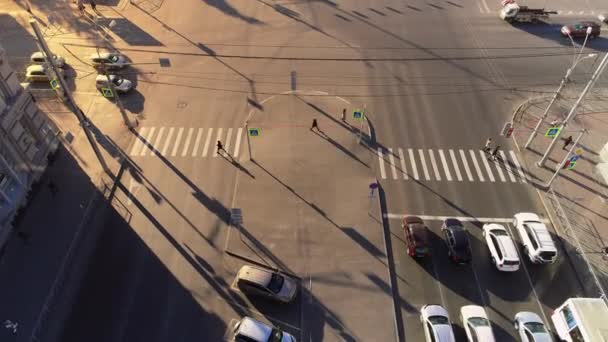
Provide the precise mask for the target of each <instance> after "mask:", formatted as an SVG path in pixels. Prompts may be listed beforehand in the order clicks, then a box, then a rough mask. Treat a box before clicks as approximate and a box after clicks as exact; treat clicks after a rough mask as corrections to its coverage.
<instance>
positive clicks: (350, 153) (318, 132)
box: [312, 129, 369, 168]
mask: <svg viewBox="0 0 608 342" xmlns="http://www.w3.org/2000/svg"><path fill="white" fill-rule="evenodd" d="M312 132H313V133H315V134H316V135H318V136H320V137H321V138H323V139H325V140H327V142H329V143H330V144H332V145H333V146H334V147H336V148H337V149H338V150H340V151H342V152H343V153H344V154H346V155H347V156H349V157H351V158H352V159H354V160H356V161H358V162H359V163H360V164H361V165H363V166H365V167H367V168H369V165H367V164H366V163H365V162H364V161H362V160H361V159H359V158H358V157H357V156H356V155H354V154H353V153H352V152H350V151H349V150H348V149H346V148H345V147H344V146H342V145H341V144H340V143H338V142H337V141H335V140H334V139H332V138H331V137H330V136H328V135H327V134H326V133H325V132H323V131H322V130H320V129H318V131H316V130H313V131H312Z"/></svg>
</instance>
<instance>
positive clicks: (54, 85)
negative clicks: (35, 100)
mask: <svg viewBox="0 0 608 342" xmlns="http://www.w3.org/2000/svg"><path fill="white" fill-rule="evenodd" d="M49 83H50V84H51V89H53V90H56V89H57V88H59V87H61V85H60V84H59V81H58V80H57V79H56V78H53V79H52V80H51V81H50V82H49Z"/></svg>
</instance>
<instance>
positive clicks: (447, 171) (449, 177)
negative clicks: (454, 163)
mask: <svg viewBox="0 0 608 342" xmlns="http://www.w3.org/2000/svg"><path fill="white" fill-rule="evenodd" d="M439 159H441V164H442V165H443V170H444V171H445V177H446V179H447V180H448V181H452V174H451V173H450V168H449V167H448V161H447V160H446V159H445V154H443V150H439Z"/></svg>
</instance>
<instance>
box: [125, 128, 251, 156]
mask: <svg viewBox="0 0 608 342" xmlns="http://www.w3.org/2000/svg"><path fill="white" fill-rule="evenodd" d="M243 133H244V130H243V128H242V127H238V128H232V127H230V128H227V129H224V128H202V127H201V128H193V127H190V128H188V127H154V126H144V127H142V128H141V130H140V131H139V135H138V136H137V138H136V139H135V142H134V143H133V145H132V146H131V148H130V149H129V156H131V157H154V156H163V157H179V158H182V157H183V158H187V157H190V158H192V157H194V158H206V157H209V158H216V157H217V156H218V154H217V149H216V148H215V143H216V142H217V141H218V140H219V141H221V142H222V144H223V146H224V150H225V151H226V152H228V153H229V154H230V155H232V156H233V157H234V158H236V157H238V156H239V149H240V147H241V139H242V136H243ZM233 141H234V144H232V142H233Z"/></svg>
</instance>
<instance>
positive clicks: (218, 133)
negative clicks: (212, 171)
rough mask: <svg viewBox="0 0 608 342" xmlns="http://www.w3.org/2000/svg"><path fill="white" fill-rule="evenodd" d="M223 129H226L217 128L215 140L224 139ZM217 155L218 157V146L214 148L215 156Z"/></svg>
mask: <svg viewBox="0 0 608 342" xmlns="http://www.w3.org/2000/svg"><path fill="white" fill-rule="evenodd" d="M223 130H224V129H223V128H218V129H217V136H216V138H215V140H217V141H221V140H222V131H223ZM215 157H217V148H214V149H213V158H215Z"/></svg>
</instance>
